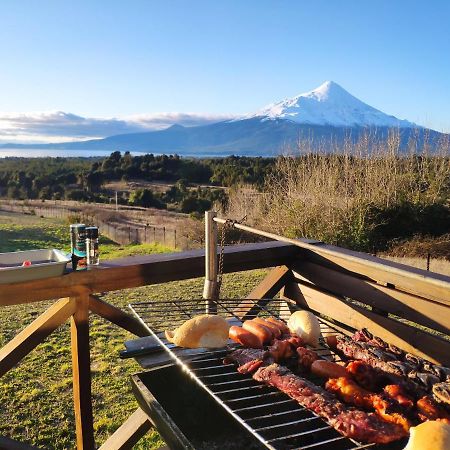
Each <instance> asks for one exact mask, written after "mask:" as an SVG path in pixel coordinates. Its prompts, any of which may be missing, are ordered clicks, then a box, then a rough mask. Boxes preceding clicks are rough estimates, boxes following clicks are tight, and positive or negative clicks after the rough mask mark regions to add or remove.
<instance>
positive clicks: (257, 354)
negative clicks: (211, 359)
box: [223, 348, 273, 366]
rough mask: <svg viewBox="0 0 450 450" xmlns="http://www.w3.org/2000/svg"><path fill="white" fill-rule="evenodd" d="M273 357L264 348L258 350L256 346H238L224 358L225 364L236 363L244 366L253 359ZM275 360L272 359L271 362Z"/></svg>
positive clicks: (262, 359)
mask: <svg viewBox="0 0 450 450" xmlns="http://www.w3.org/2000/svg"><path fill="white" fill-rule="evenodd" d="M269 358H271V355H270V353H269V352H266V351H264V350H257V349H254V348H238V349H237V350H234V351H233V352H231V353H229V354H228V355H227V356H226V357H225V358H224V360H223V362H224V363H225V364H230V363H234V364H237V365H238V366H243V365H244V364H247V363H249V362H251V361H264V360H266V359H269ZM271 362H273V360H271V361H270V362H269V364H270V363H271Z"/></svg>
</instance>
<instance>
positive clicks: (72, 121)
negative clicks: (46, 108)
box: [0, 111, 235, 143]
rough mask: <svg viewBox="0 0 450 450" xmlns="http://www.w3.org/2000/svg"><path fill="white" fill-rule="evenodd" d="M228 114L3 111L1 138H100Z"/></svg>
mask: <svg viewBox="0 0 450 450" xmlns="http://www.w3.org/2000/svg"><path fill="white" fill-rule="evenodd" d="M234 117H235V116H233V115H230V114H228V115H225V114H216V115H214V114H198V113H154V114H139V115H133V116H128V117H124V118H114V117H113V118H94V117H82V116H78V115H76V114H71V113H66V112H62V111H51V112H37V113H0V142H2V143H6V142H11V143H14V142H28V143H30V142H43V143H49V142H64V141H80V140H85V139H96V138H103V137H107V136H112V135H115V134H125V133H139V132H145V131H155V130H162V129H164V128H168V127H170V126H172V125H174V124H179V125H183V126H186V127H192V126H198V125H207V124H210V123H215V122H220V121H223V120H229V119H232V118H234Z"/></svg>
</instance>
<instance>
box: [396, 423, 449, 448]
mask: <svg viewBox="0 0 450 450" xmlns="http://www.w3.org/2000/svg"><path fill="white" fill-rule="evenodd" d="M409 433H410V435H409V441H408V444H407V445H406V447H405V448H404V450H448V449H450V425H448V424H447V423H444V422H440V421H437V420H430V421H429V422H424V423H421V424H420V425H417V427H412V428H410V429H409Z"/></svg>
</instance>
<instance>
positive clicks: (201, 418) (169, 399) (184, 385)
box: [131, 364, 264, 450]
mask: <svg viewBox="0 0 450 450" xmlns="http://www.w3.org/2000/svg"><path fill="white" fill-rule="evenodd" d="M131 382H132V387H133V392H134V395H135V397H136V399H137V401H138V403H139V406H140V407H141V408H142V410H143V411H145V412H146V413H147V415H148V416H149V417H150V419H151V420H152V422H153V423H154V424H155V425H156V427H157V429H158V431H159V433H160V434H161V436H162V438H163V439H164V441H165V442H166V443H167V445H168V446H169V447H170V448H171V449H172V450H184V449H187V450H191V449H198V450H213V449H223V450H238V449H244V448H245V449H249V450H260V449H262V448H264V447H263V446H262V445H260V443H259V442H258V441H257V440H256V439H255V438H254V436H251V434H250V433H248V431H247V430H246V429H244V428H242V427H241V426H240V425H239V423H237V422H236V421H235V420H233V419H232V417H231V416H230V415H229V414H227V413H226V412H225V411H224V410H223V409H222V408H220V406H219V405H218V404H217V403H216V402H215V401H214V400H213V399H212V398H211V397H209V396H207V395H204V392H202V389H201V388H200V387H199V386H198V385H197V384H196V383H195V382H193V381H192V380H190V379H189V377H187V376H186V374H185V373H183V371H182V370H181V368H180V367H179V366H177V365H173V364H172V365H167V366H162V367H156V368H154V369H151V370H148V371H145V372H141V373H138V374H135V375H132V377H131Z"/></svg>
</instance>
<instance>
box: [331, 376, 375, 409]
mask: <svg viewBox="0 0 450 450" xmlns="http://www.w3.org/2000/svg"><path fill="white" fill-rule="evenodd" d="M325 389H326V390H327V391H329V392H333V394H335V395H336V396H337V397H339V398H340V399H342V400H344V402H346V403H350V404H351V405H355V406H358V407H360V408H367V409H371V408H372V392H370V391H368V390H366V389H364V388H362V387H361V386H359V385H358V384H357V383H356V382H355V381H353V380H352V379H350V378H346V377H339V378H330V379H329V380H328V381H327V382H326V383H325Z"/></svg>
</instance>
